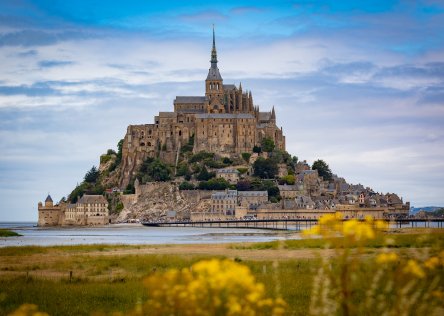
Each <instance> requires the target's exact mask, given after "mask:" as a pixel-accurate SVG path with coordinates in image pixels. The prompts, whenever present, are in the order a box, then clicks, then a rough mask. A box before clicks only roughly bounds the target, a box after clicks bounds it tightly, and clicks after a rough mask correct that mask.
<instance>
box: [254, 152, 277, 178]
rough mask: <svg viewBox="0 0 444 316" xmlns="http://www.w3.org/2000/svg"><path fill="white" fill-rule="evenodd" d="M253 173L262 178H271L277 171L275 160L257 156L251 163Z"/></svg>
mask: <svg viewBox="0 0 444 316" xmlns="http://www.w3.org/2000/svg"><path fill="white" fill-rule="evenodd" d="M253 169H254V175H255V176H256V177H259V178H262V179H272V178H274V177H275V176H276V174H277V173H278V167H277V164H276V162H275V161H273V160H271V159H265V158H262V157H259V158H258V159H257V160H256V161H255V162H254V164H253Z"/></svg>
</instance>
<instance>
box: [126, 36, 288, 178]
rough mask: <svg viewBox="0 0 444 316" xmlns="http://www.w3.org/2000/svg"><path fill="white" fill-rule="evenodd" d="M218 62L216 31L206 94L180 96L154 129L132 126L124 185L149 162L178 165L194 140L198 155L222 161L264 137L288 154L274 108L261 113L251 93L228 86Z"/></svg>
mask: <svg viewBox="0 0 444 316" xmlns="http://www.w3.org/2000/svg"><path fill="white" fill-rule="evenodd" d="M217 62H218V61H217V52H216V42H215V35H214V29H213V47H212V50H211V67H210V69H209V70H208V75H207V78H206V80H205V95H204V96H177V97H176V99H175V100H174V112H160V113H159V115H158V116H155V118H154V124H144V125H130V126H128V128H127V132H126V135H125V138H124V142H123V147H122V169H121V172H122V174H121V177H120V179H121V183H120V185H121V186H125V185H126V184H127V183H128V182H129V180H130V178H131V177H132V176H133V175H134V174H135V173H136V172H137V168H138V167H139V166H140V164H141V163H142V162H143V160H144V159H146V158H147V157H160V158H161V159H162V160H163V161H165V162H168V163H171V164H174V162H175V160H176V157H177V156H178V154H179V152H180V149H181V147H182V146H184V145H186V144H188V143H189V142H190V140H191V141H194V144H193V145H194V147H193V152H194V153H196V152H199V151H208V152H213V153H215V154H217V155H219V156H222V157H236V156H239V154H241V153H243V152H251V151H252V149H253V147H254V146H256V145H259V144H260V143H261V140H262V139H263V138H271V139H272V140H273V141H274V143H275V145H276V148H278V149H281V150H285V137H284V135H283V132H282V128H278V127H277V126H276V113H275V110H274V107H273V109H272V110H271V111H270V112H260V111H259V106H257V105H254V103H253V95H252V93H251V91H244V90H243V89H242V85H241V84H239V86H238V87H236V86H235V85H234V84H224V83H223V79H222V76H221V74H220V72H219V68H218V67H217Z"/></svg>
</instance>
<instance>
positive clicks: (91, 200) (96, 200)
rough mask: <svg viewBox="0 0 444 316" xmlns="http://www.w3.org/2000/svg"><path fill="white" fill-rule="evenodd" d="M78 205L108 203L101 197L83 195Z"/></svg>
mask: <svg viewBox="0 0 444 316" xmlns="http://www.w3.org/2000/svg"><path fill="white" fill-rule="evenodd" d="M78 203H80V204H107V203H108V201H107V200H106V199H105V198H104V197H103V195H88V194H85V195H83V196H82V197H81V198H80V200H79V201H78Z"/></svg>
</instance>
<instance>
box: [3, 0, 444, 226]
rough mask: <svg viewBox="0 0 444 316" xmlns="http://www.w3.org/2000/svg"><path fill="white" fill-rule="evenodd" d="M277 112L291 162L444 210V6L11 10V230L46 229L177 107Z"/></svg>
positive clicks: (39, 6)
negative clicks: (219, 80) (109, 161)
mask: <svg viewBox="0 0 444 316" xmlns="http://www.w3.org/2000/svg"><path fill="white" fill-rule="evenodd" d="M213 24H215V30H216V46H217V52H218V60H219V63H218V66H219V69H220V72H221V75H222V77H223V79H224V83H226V84H228V83H235V84H236V85H238V84H239V83H240V82H242V87H243V89H244V90H245V89H247V90H251V91H252V94H253V99H254V103H255V104H257V105H259V106H260V108H261V110H262V111H269V110H271V107H272V106H275V109H276V115H277V123H278V125H279V126H282V128H283V130H284V134H285V135H286V140H287V151H288V152H289V153H291V154H292V155H295V156H297V157H299V159H300V160H307V162H308V163H309V164H312V163H313V161H315V160H316V159H323V160H325V161H326V162H327V163H328V164H329V166H330V168H331V169H332V171H333V172H334V173H335V174H338V175H339V176H342V177H344V178H345V179H346V180H347V181H348V182H349V183H354V184H358V183H361V184H363V185H365V186H369V187H371V188H373V189H374V190H375V191H377V192H383V193H387V192H391V193H392V192H394V193H397V194H399V195H400V196H401V197H403V199H404V201H410V202H411V204H412V206H416V207H420V206H429V205H435V206H436V205H437V206H444V185H443V179H444V32H443V30H444V2H443V1H433V0H430V1H390V0H383V1H376V0H374V1H337V0H332V1H258V0H256V1H242V0H237V1H230V0H228V1H218V2H216V3H215V2H209V1H206V2H204V1H142V0H126V1H112V0H107V1H99V0H94V1H93V0H77V1H62V0H34V1H32V0H0V152H1V155H0V221H36V220H37V203H38V202H39V201H43V200H44V199H45V198H46V195H47V194H48V193H50V194H51V196H52V197H53V199H54V200H55V201H58V200H60V199H61V198H62V197H63V196H67V195H68V194H69V193H70V192H71V190H72V189H73V188H74V187H75V185H76V184H77V183H80V182H81V181H82V180H83V176H84V175H85V173H86V171H87V170H89V169H90V168H91V167H92V166H93V165H96V166H97V165H98V164H99V157H100V155H101V154H102V153H105V152H106V150H107V149H108V148H112V149H116V145H117V142H118V141H119V140H120V139H121V138H123V137H124V135H125V132H126V128H127V126H128V125H130V124H143V123H147V124H148V123H153V116H154V115H156V114H157V113H158V112H159V111H172V110H173V100H174V97H175V96H176V95H203V94H204V80H205V78H206V75H207V72H208V68H209V66H210V64H209V60H210V50H211V43H212V34H211V28H212V25H213Z"/></svg>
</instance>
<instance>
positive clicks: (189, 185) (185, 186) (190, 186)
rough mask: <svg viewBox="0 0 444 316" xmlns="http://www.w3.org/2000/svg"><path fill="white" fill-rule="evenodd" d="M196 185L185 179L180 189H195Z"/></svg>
mask: <svg viewBox="0 0 444 316" xmlns="http://www.w3.org/2000/svg"><path fill="white" fill-rule="evenodd" d="M195 188H196V187H195V186H194V184H192V183H190V182H187V181H184V182H182V183H181V184H180V185H179V190H194V189H195Z"/></svg>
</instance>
